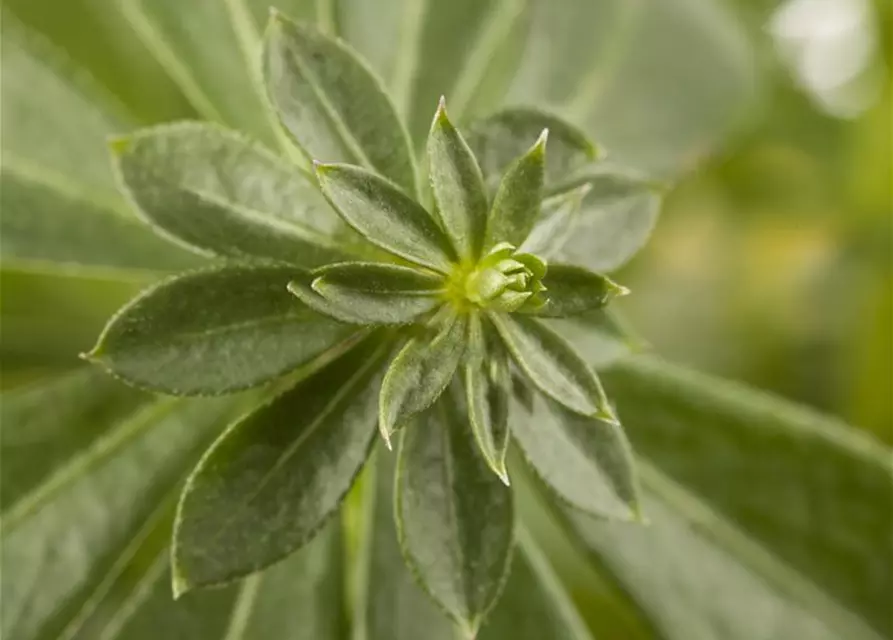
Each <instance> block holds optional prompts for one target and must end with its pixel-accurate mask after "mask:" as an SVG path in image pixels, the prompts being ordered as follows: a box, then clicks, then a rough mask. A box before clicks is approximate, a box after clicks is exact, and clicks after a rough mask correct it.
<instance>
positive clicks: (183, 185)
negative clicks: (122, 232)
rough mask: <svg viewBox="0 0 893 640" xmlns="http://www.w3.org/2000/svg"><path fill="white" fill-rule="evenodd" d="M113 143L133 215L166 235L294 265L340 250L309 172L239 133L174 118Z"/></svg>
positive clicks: (339, 228)
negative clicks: (175, 122) (138, 216)
mask: <svg viewBox="0 0 893 640" xmlns="http://www.w3.org/2000/svg"><path fill="white" fill-rule="evenodd" d="M112 147H113V151H114V154H115V161H116V162H117V166H118V171H119V173H120V177H121V179H122V181H123V185H124V188H125V190H126V191H127V193H128V194H129V196H130V197H131V199H132V201H133V203H134V205H135V206H136V207H137V209H138V213H139V215H140V216H141V217H142V218H143V219H144V220H145V221H146V222H147V223H148V224H150V225H152V226H153V227H154V228H156V229H157V230H158V231H159V232H160V233H162V235H164V236H165V237H167V238H170V239H172V240H174V241H176V242H179V243H181V244H183V245H185V246H187V247H190V248H192V249H196V250H198V251H200V252H202V253H205V254H210V255H221V256H225V257H234V258H252V257H255V258H267V259H274V260H279V261H283V262H288V263H291V264H297V265H300V266H316V265H320V264H325V263H328V262H332V261H334V260H337V259H339V258H340V257H342V256H343V252H342V249H341V248H340V247H339V240H340V239H341V238H342V237H344V235H345V233H346V229H345V228H344V225H343V224H342V223H341V222H340V220H338V217H337V216H336V215H334V214H333V212H332V211H331V209H330V207H328V205H327V203H326V202H325V200H324V199H323V198H322V197H320V195H319V193H318V191H317V190H316V189H315V188H314V186H313V184H312V183H311V182H310V179H309V178H308V177H307V176H305V175H303V174H302V173H301V172H300V171H299V170H298V169H296V168H295V167H293V166H290V165H289V164H287V163H285V162H284V161H283V160H281V159H279V158H277V157H276V156H274V155H273V154H272V153H270V152H268V151H266V150H265V149H263V148H262V147H260V146H259V145H257V144H256V143H253V142H251V141H249V140H248V139H246V138H244V137H242V136H241V135H240V134H237V133H235V132H232V131H226V130H223V129H220V128H218V127H216V126H213V125H209V124H200V123H180V124H175V125H166V126H162V127H156V128H153V129H146V130H143V131H141V132H138V133H136V134H134V135H132V136H130V137H127V138H120V139H118V140H116V141H115V142H114V143H113V145H112Z"/></svg>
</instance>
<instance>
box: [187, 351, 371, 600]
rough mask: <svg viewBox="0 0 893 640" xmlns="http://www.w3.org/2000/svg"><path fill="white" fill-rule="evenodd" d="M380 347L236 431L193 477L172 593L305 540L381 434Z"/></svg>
mask: <svg viewBox="0 0 893 640" xmlns="http://www.w3.org/2000/svg"><path fill="white" fill-rule="evenodd" d="M383 352H384V350H383V349H382V347H381V346H380V345H379V344H378V343H377V341H376V340H370V341H368V342H367V343H366V344H364V345H362V346H360V347H358V348H356V349H355V350H353V351H351V352H349V353H347V354H346V355H344V356H342V357H341V358H339V359H338V360H336V361H335V362H333V363H331V364H330V365H328V366H327V367H326V368H325V369H323V370H321V371H319V372H318V373H316V374H314V375H313V376H311V377H310V378H307V379H305V380H304V381H302V382H300V383H298V384H297V385H296V386H295V387H293V388H292V389H290V390H288V391H286V392H284V393H282V394H281V395H278V396H276V397H274V398H273V399H272V400H270V401H269V402H268V403H267V404H265V405H262V406H260V407H258V408H256V409H255V410H254V411H252V412H251V413H249V414H247V415H246V416H245V417H243V418H242V419H240V420H239V421H237V422H235V423H234V424H233V425H231V426H230V427H229V428H228V429H227V430H226V431H225V432H224V433H223V434H222V435H221V436H220V437H219V438H218V439H217V441H216V442H215V443H214V444H213V445H212V446H211V448H210V449H209V450H208V451H207V452H206V454H205V455H204V457H203V458H202V460H201V461H200V462H199V464H198V467H197V468H196V469H195V471H194V472H193V473H192V475H191V476H190V478H189V480H188V482H187V484H186V488H185V489H184V491H183V495H182V497H181V499H180V505H179V508H178V511H177V522H176V524H175V527H174V548H173V552H172V558H173V566H174V578H173V579H174V591H175V592H176V593H183V592H185V591H187V590H189V589H192V588H193V587H201V586H208V585H213V584H219V583H223V582H228V581H230V580H233V579H235V578H239V577H243V576H246V575H248V574H250V573H253V572H255V571H258V570H260V569H263V568H265V567H267V566H268V565H270V564H272V563H274V562H276V561H278V560H280V559H282V558H284V557H285V556H286V555H288V554H290V553H291V552H293V551H295V550H296V549H298V548H299V547H301V546H302V545H304V544H305V543H307V542H308V541H309V540H310V539H311V538H312V537H313V536H314V535H315V534H316V532H317V531H318V530H319V528H320V526H322V524H323V523H324V522H325V520H326V519H327V518H328V517H329V515H330V514H331V513H332V512H333V511H334V510H335V509H337V508H338V505H339V504H340V503H341V500H342V499H343V498H344V495H345V494H346V493H347V491H348V489H350V486H351V485H352V484H353V481H354V478H355V477H356V476H357V474H358V473H359V471H360V469H361V468H362V466H363V463H364V462H365V461H366V458H367V456H368V453H369V447H370V445H371V443H372V441H373V438H374V434H375V417H374V416H375V401H376V391H377V389H378V385H377V378H378V376H379V374H380V371H381V368H382V367H381V365H382V359H383V355H384V353H383Z"/></svg>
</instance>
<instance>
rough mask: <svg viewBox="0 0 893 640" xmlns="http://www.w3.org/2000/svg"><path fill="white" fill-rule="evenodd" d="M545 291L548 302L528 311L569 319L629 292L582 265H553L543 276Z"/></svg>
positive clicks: (602, 305) (549, 316)
mask: <svg viewBox="0 0 893 640" xmlns="http://www.w3.org/2000/svg"><path fill="white" fill-rule="evenodd" d="M543 285H544V286H545V287H546V288H545V290H544V291H543V292H542V293H541V294H540V295H541V296H542V297H543V299H544V300H545V304H543V305H542V306H539V307H535V308H532V309H530V310H529V311H527V310H526V309H525V308H524V307H522V308H521V311H525V312H527V313H531V314H533V315H536V316H542V317H548V318H566V317H568V316H576V315H580V314H583V313H586V312H587V311H593V310H596V309H600V308H601V307H604V306H605V305H606V304H608V302H609V301H610V300H611V299H612V298H615V297H617V296H623V295H626V294H627V293H629V290H628V289H626V288H625V287H621V286H620V285H618V284H617V283H615V282H612V281H611V280H610V279H609V278H606V277H605V276H602V275H599V274H597V273H592V272H591V271H588V270H587V269H583V268H581V267H574V266H571V265H564V264H550V265H549V270H548V272H547V273H546V277H545V278H544V279H543Z"/></svg>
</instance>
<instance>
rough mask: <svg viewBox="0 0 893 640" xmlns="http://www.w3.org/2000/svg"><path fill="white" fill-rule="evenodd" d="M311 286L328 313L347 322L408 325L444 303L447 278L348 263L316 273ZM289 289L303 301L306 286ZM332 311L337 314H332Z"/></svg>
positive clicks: (321, 269) (399, 268) (377, 265)
mask: <svg viewBox="0 0 893 640" xmlns="http://www.w3.org/2000/svg"><path fill="white" fill-rule="evenodd" d="M309 278H310V279H311V284H310V287H311V289H312V290H313V292H314V293H315V294H316V296H313V297H310V296H307V297H309V298H310V300H311V301H310V302H307V304H308V305H310V306H312V300H313V299H314V298H319V297H322V298H323V299H324V300H325V307H323V308H324V309H325V310H326V312H329V313H330V314H331V315H334V317H336V318H338V319H339V320H344V321H345V322H357V321H359V322H360V323H361V324H407V323H411V322H413V321H415V320H416V319H417V318H418V317H419V316H420V315H421V314H423V313H427V312H428V311H431V310H432V309H433V308H434V307H435V306H437V305H439V304H441V303H442V302H443V300H442V298H441V297H440V296H439V295H438V294H439V293H440V292H442V291H443V288H444V281H443V278H442V277H440V276H438V275H435V274H431V273H427V272H423V271H419V270H418V269H412V268H410V267H401V266H397V265H389V264H381V263H374V262H345V263H342V264H336V265H331V266H328V267H322V268H320V269H317V270H315V271H313V272H312V273H311V274H310V275H309ZM289 289H290V290H291V291H292V292H293V293H294V294H295V295H296V296H298V297H299V298H301V299H302V300H303V297H302V291H303V290H304V289H303V287H300V286H297V285H296V286H295V287H291V286H290V287H289ZM332 312H336V313H335V314H332Z"/></svg>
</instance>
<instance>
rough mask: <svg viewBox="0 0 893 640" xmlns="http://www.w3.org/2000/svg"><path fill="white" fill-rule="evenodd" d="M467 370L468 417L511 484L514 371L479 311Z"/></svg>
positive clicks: (490, 459) (472, 322)
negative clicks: (490, 336) (508, 457)
mask: <svg viewBox="0 0 893 640" xmlns="http://www.w3.org/2000/svg"><path fill="white" fill-rule="evenodd" d="M463 373H464V377H463V381H464V383H465V399H466V403H467V404H468V419H469V421H470V422H471V428H472V430H473V432H474V437H475V440H476V441H477V445H478V447H479V448H480V451H481V454H483V456H484V459H485V460H486V461H487V464H488V465H490V468H491V469H492V470H493V471H494V473H496V475H498V476H499V478H500V479H501V480H502V481H503V482H504V483H505V484H506V485H508V484H509V477H508V471H507V470H506V467H505V456H506V452H507V451H508V444H509V400H510V398H511V393H512V373H511V370H510V369H509V363H508V358H507V356H506V355H505V354H504V353H503V352H502V350H501V348H500V347H499V345H498V343H496V342H495V341H493V340H492V339H491V340H488V336H487V333H485V328H484V324H483V321H482V318H481V317H480V316H479V315H478V314H474V315H472V316H471V317H470V319H469V324H468V347H467V352H466V355H465V365H464V367H463Z"/></svg>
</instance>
